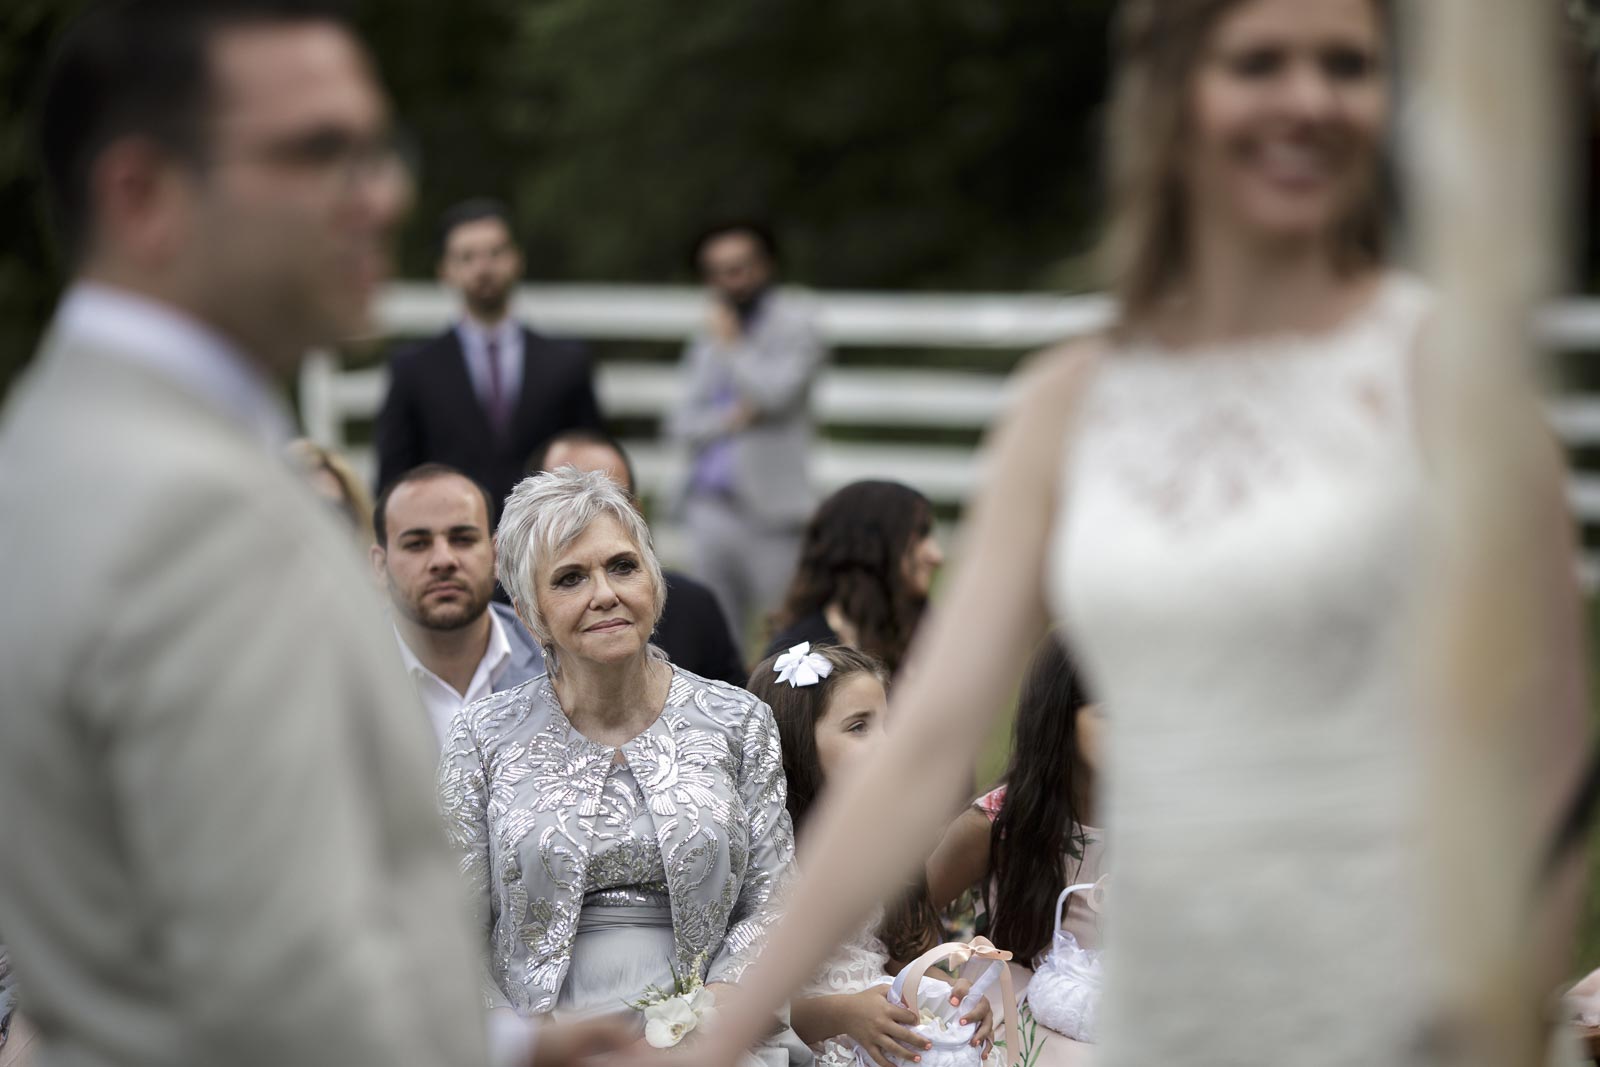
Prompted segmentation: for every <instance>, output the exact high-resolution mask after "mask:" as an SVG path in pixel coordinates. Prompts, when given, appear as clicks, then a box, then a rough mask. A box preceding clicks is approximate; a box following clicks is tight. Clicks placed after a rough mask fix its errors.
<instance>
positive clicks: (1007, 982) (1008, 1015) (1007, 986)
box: [895, 937, 1019, 1067]
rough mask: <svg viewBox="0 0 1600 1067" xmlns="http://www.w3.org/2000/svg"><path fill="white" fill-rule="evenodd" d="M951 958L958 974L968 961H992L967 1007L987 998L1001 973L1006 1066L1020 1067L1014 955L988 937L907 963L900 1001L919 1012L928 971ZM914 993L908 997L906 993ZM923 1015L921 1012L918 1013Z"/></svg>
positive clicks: (936, 950)
mask: <svg viewBox="0 0 1600 1067" xmlns="http://www.w3.org/2000/svg"><path fill="white" fill-rule="evenodd" d="M945 959H948V960H949V961H950V962H951V964H952V965H953V966H952V969H951V971H950V973H951V974H952V975H954V974H955V973H956V971H957V970H959V969H960V968H961V966H962V965H963V964H965V963H966V962H967V961H968V960H971V959H985V960H990V961H992V962H991V966H990V968H989V970H988V971H987V972H986V973H985V974H983V975H982V976H980V977H979V978H978V980H977V981H976V982H974V983H973V984H972V990H971V991H970V992H969V993H968V994H967V1000H964V1001H962V1007H963V1008H965V1007H966V1004H967V1001H970V1000H971V999H972V998H973V997H977V996H984V995H986V992H985V991H986V990H987V989H988V988H989V985H990V983H991V982H992V981H993V980H994V976H995V973H996V972H997V971H998V973H999V978H1000V1003H1001V1006H1002V1007H1003V1008H1004V1009H1005V1018H1004V1019H1003V1020H1001V1023H1002V1025H1004V1026H1005V1030H1006V1045H1005V1048H1006V1065H1007V1067H1016V1063H1017V1045H1018V1043H1019V1042H1018V1040H1017V1033H1018V1026H1017V997H1016V993H1015V991H1014V990H1013V988H1012V984H1011V968H1009V967H1007V966H1006V964H1007V963H1008V962H1009V961H1010V959H1011V953H1010V952H1008V951H1007V950H1005V949H1001V948H996V947H995V945H994V942H993V941H990V940H989V939H988V938H987V937H975V938H973V939H972V940H971V941H948V942H946V943H944V944H942V945H936V946H934V947H933V948H930V949H929V950H928V951H926V952H924V953H923V954H922V955H920V956H918V957H917V958H916V959H914V960H912V961H911V962H910V963H908V964H906V967H905V970H903V971H901V972H900V977H899V978H898V979H896V980H895V988H896V989H897V990H898V991H899V993H900V1002H901V1003H902V1004H904V1005H905V1006H906V1007H907V1008H909V1009H910V1010H912V1011H914V1012H916V1011H918V1008H917V1000H918V999H919V998H918V997H917V991H918V990H919V989H920V988H921V987H922V979H923V976H924V975H926V974H927V972H928V968H929V967H931V966H933V965H934V964H935V963H938V962H939V961H940V960H945ZM908 989H909V990H910V991H911V992H910V994H909V995H907V993H906V990H908ZM918 1014H919V1015H920V1014H921V1013H920V1012H918Z"/></svg>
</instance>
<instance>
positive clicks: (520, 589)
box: [494, 467, 667, 674]
mask: <svg viewBox="0 0 1600 1067" xmlns="http://www.w3.org/2000/svg"><path fill="white" fill-rule="evenodd" d="M602 515H610V516H611V517H612V518H614V519H616V520H617V522H618V523H619V524H620V525H621V526H622V529H623V531H624V532H625V533H627V535H628V537H629V539H630V540H632V541H633V543H634V547H636V548H637V549H638V550H639V558H640V561H641V562H642V563H643V565H644V569H645V572H646V573H648V574H649V575H650V584H651V585H652V586H653V587H654V589H655V617H654V618H653V619H651V620H650V628H651V630H652V631H654V630H655V624H656V623H658V622H660V621H661V610H662V609H663V608H664V607H666V603H667V583H666V580H665V579H664V578H663V577H662V576H661V563H660V561H659V560H657V559H656V552H655V548H654V546H653V545H652V544H651V541H650V527H649V526H647V525H645V521H644V518H643V516H641V515H640V514H639V512H638V510H637V509H635V508H634V506H633V500H632V498H631V497H629V496H628V494H627V492H626V491H625V490H624V489H623V488H622V487H621V486H619V485H617V483H616V482H614V481H612V480H611V479H610V478H608V477H606V475H605V474H604V473H602V472H600V471H587V472H586V471H580V470H578V469H577V468H576V467H557V468H556V469H555V470H553V471H546V472H545V473H544V474H536V475H534V476H532V477H531V478H524V479H523V480H522V481H521V482H519V483H517V487H516V488H515V489H513V490H511V495H510V496H508V497H506V504H505V510H504V511H503V512H502V514H501V516H500V526H499V528H498V529H497V530H496V531H495V535H494V548H495V577H497V578H499V579H500V584H501V585H502V586H503V587H504V588H505V590H506V592H507V593H508V594H509V595H510V597H511V603H512V605H513V606H514V607H515V608H516V609H517V613H518V614H519V615H521V616H522V618H523V620H524V621H525V622H526V623H527V624H528V628H529V629H530V630H532V631H533V638H534V640H535V641H538V642H539V645H540V647H541V648H543V649H544V652H545V663H546V666H547V667H548V669H549V670H550V673H551V674H554V673H556V670H557V664H556V649H555V646H554V645H553V644H552V642H551V637H550V627H549V624H548V623H546V622H545V618H544V615H543V613H542V612H540V610H539V597H538V589H537V587H536V583H537V582H538V576H539V572H540V571H541V570H542V569H543V568H544V567H545V566H546V565H547V564H548V562H549V560H550V558H551V557H552V556H555V555H557V554H558V553H560V552H561V551H562V550H564V549H565V548H566V547H567V546H568V545H570V544H572V542H574V541H576V540H577V539H578V538H579V537H581V536H582V535H583V532H584V531H585V530H587V529H588V528H589V526H590V524H592V523H593V522H594V521H595V520H596V519H598V518H599V517H600V516H602ZM654 651H655V650H654V649H652V652H654Z"/></svg>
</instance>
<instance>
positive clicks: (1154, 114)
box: [1100, 0, 1389, 323]
mask: <svg viewBox="0 0 1600 1067" xmlns="http://www.w3.org/2000/svg"><path fill="white" fill-rule="evenodd" d="M1245 2H1247V0H1122V3H1121V5H1120V8H1119V10H1118V12H1117V22H1116V28H1115V51H1116V75H1115V79H1114V81H1113V84H1112V95H1111V107H1110V114H1109V120H1108V122H1107V127H1106V132H1107V139H1106V161H1107V175H1106V180H1107V186H1108V199H1109V206H1110V215H1109V222H1108V225H1107V229H1106V233H1105V236H1104V240H1103V243H1102V246H1101V250H1100V252H1101V267H1102V270H1103V271H1104V273H1105V276H1106V280H1107V282H1108V284H1109V286H1110V288H1111V291H1112V293H1113V294H1114V295H1115V296H1116V297H1117V300H1118V303H1119V305H1120V307H1121V321H1122V322H1123V323H1128V322H1130V321H1134V320H1137V319H1139V318H1140V317H1142V316H1143V315H1144V314H1146V313H1147V312H1149V311H1150V309H1151V308H1152V307H1153V306H1154V305H1155V304H1156V303H1158V302H1159V301H1160V300H1161V299H1162V298H1163V297H1165V296H1167V295H1168V294H1169V293H1170V292H1171V291H1172V289H1173V287H1174V286H1175V285H1176V284H1177V283H1178V282H1179V281H1181V279H1182V277H1183V274H1184V271H1185V270H1186V269H1187V267H1188V256H1189V248H1188V235H1189V220H1188V210H1187V206H1186V201H1185V193H1184V188H1183V182H1182V165H1183V154H1184V151H1185V149H1186V147H1187V145H1186V141H1187V138H1188V132H1187V127H1188V115H1189V101H1190V95H1191V89H1192V85H1193V82H1194V74H1195V70H1196V68H1197V67H1198V66H1199V61H1200V57H1201V55H1202V53H1203V52H1204V50H1205V48H1206V44H1207V40H1208V38H1209V37H1210V35H1211V32H1212V30H1213V29H1214V28H1215V26H1216V24H1217V22H1218V20H1219V19H1221V18H1222V16H1223V15H1225V14H1226V13H1227V12H1228V11H1230V10H1231V9H1233V8H1235V7H1238V6H1239V5H1240V4H1242V3H1245ZM1372 2H1373V5H1374V6H1375V7H1376V8H1377V9H1378V12H1379V15H1380V16H1381V17H1384V19H1385V22H1387V14H1388V7H1389V0H1372ZM1372 178H1373V180H1372V183H1371V187H1370V189H1369V190H1368V191H1367V193H1366V195H1364V196H1362V197H1361V198H1359V200H1358V202H1357V203H1356V204H1355V205H1354V207H1353V208H1352V210H1351V212H1350V214H1349V216H1348V217H1346V218H1345V219H1343V220H1341V222H1340V224H1339V228H1338V235H1337V240H1336V244H1335V255H1337V256H1338V258H1339V263H1340V266H1341V268H1342V269H1347V270H1357V269H1361V268H1363V267H1367V266H1370V265H1372V264H1374V263H1377V262H1380V261H1381V260H1382V258H1383V255H1384V206H1383V196H1382V192H1381V188H1380V182H1379V180H1378V175H1377V174H1374V175H1373V176H1372Z"/></svg>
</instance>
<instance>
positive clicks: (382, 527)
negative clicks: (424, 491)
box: [372, 463, 496, 549]
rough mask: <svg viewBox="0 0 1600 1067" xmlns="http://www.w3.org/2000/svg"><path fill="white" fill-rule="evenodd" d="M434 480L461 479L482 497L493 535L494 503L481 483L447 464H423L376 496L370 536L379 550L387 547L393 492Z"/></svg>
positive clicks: (403, 475)
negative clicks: (416, 483)
mask: <svg viewBox="0 0 1600 1067" xmlns="http://www.w3.org/2000/svg"><path fill="white" fill-rule="evenodd" d="M435 478H463V479H465V480H466V481H467V482H469V483H471V485H472V487H473V488H474V489H476V490H477V491H478V494H479V495H480V496H482V497H483V514H484V518H485V520H486V521H487V522H488V523H489V532H490V533H491V534H492V533H494V518H495V510H496V507H495V502H494V497H493V496H490V495H489V490H487V489H485V488H484V486H483V483H482V482H480V481H478V480H477V479H476V478H474V477H472V475H470V474H467V473H466V472H465V471H460V470H457V469H456V468H454V467H452V466H450V465H449V464H448V463H424V464H422V466H420V467H412V468H411V469H410V470H408V471H406V472H405V473H404V474H402V475H401V476H400V477H398V478H396V479H395V480H394V481H392V482H390V483H389V484H388V485H386V486H384V487H383V492H381V493H379V494H378V502H377V503H376V504H374V505H373V506H372V535H373V537H375V538H377V541H378V547H379V548H385V549H386V548H388V547H389V498H390V497H391V496H393V495H394V491H395V490H396V489H398V488H400V487H401V486H402V485H411V484H412V483H414V482H431V481H433V480H434V479H435Z"/></svg>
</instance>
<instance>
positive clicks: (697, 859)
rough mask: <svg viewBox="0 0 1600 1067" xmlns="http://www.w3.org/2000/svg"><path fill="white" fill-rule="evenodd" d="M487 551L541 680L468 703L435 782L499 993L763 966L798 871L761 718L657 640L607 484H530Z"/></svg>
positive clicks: (593, 987)
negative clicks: (474, 897) (777, 909)
mask: <svg viewBox="0 0 1600 1067" xmlns="http://www.w3.org/2000/svg"><path fill="white" fill-rule="evenodd" d="M495 542H496V550H497V556H498V563H497V566H498V570H499V578H500V582H501V584H502V585H503V586H504V587H505V588H506V590H507V591H508V592H509V593H510V595H511V601H512V605H513V606H514V607H515V608H516V611H517V614H518V615H519V616H520V617H521V618H522V620H523V622H525V623H526V624H527V626H528V629H529V630H530V631H532V633H533V635H534V637H535V638H536V639H537V640H538V642H539V643H540V644H541V645H542V646H543V647H544V654H545V663H546V665H547V669H548V673H547V674H545V675H541V676H539V677H536V678H534V679H532V680H531V681H529V682H526V683H524V684H523V685H521V686H518V687H516V688H514V689H509V690H507V691H505V692H503V693H497V694H495V695H494V696H491V697H488V698H486V699H484V700H481V701H478V702H477V703H475V704H473V705H471V706H469V707H467V708H465V709H463V710H462V712H461V713H460V714H459V715H458V716H457V717H456V720H455V722H454V724H453V725H452V727H451V731H450V737H449V739H448V741H447V743H446V746H445V753H444V756H443V761H442V763H441V766H440V792H441V799H442V803H443V807H444V812H445V816H446V820H447V823H448V825H449V829H450V835H451V837H452V839H453V840H454V842H455V843H456V845H457V846H458V847H460V848H461V849H462V850H463V852H464V859H463V867H464V869H465V871H466V873H467V875H468V877H469V880H470V881H471V882H472V883H473V886H474V890H475V893H476V894H478V896H479V899H480V900H481V902H482V920H483V923H484V930H485V937H486V938H487V944H488V956H489V972H490V977H491V978H492V980H493V987H494V988H493V989H492V991H491V997H492V999H493V1000H494V1002H495V1003H497V1004H500V1005H509V1007H511V1008H512V1009H514V1010H515V1011H516V1012H517V1013H518V1014H520V1015H522V1016H524V1017H532V1016H536V1015H541V1014H545V1013H555V1014H556V1015H557V1016H558V1017H562V1018H570V1017H581V1016H583V1015H587V1014H593V1013H601V1012H609V1011H616V1010H618V1009H620V1008H621V1007H622V1006H623V1005H624V1004H628V1003H632V1002H634V1001H636V1000H638V999H639V998H640V997H641V996H642V995H643V994H644V993H646V991H647V990H649V989H650V988H652V987H666V988H668V989H670V988H671V986H672V984H673V981H674V978H675V977H678V978H682V979H688V978H691V977H692V978H695V979H699V980H702V981H704V982H705V983H706V985H707V986H708V987H710V988H711V989H712V990H713V992H714V991H715V989H716V987H717V986H718V985H720V984H726V983H731V982H733V981H735V980H737V979H738V977H739V975H740V973H741V972H742V971H743V970H744V968H745V967H746V965H747V964H749V963H750V961H751V960H752V959H753V958H754V956H755V954H756V952H757V950H758V948H759V946H760V944H761V943H762V941H763V940H764V938H765V935H766V931H767V928H768V926H769V925H770V924H771V923H772V922H773V921H774V919H775V915H774V906H775V903H776V901H775V895H776V894H775V891H776V889H777V886H778V883H779V881H780V879H781V878H782V877H783V876H784V875H785V874H786V873H787V871H788V869H789V867H790V866H791V864H792V863H793V858H794V836H793V830H792V827H791V826H790V822H789V816H788V814H787V812H786V810H785V806H784V780H783V761H782V757H781V755H780V752H779V748H778V734H777V728H776V725H775V723H774V721H773V717H772V711H771V709H770V708H768V707H767V705H765V704H763V703H761V702H760V701H759V700H757V699H756V698H755V697H753V696H751V695H750V694H749V693H747V692H745V691H744V690H742V689H736V688H734V687H733V686H730V685H727V684H725V683H722V682H716V681H709V680H707V679H704V678H701V677H699V676H698V675H694V674H690V673H689V672H687V671H683V670H680V669H678V668H676V667H674V666H673V665H672V664H671V663H669V662H667V660H666V658H665V656H664V655H662V654H661V653H660V651H659V650H657V649H655V648H653V647H652V646H651V645H650V643H649V639H650V634H651V632H652V631H653V630H654V628H655V624H656V620H657V619H658V618H660V615H661V608H662V604H663V598H664V591H665V584H664V582H663V581H662V577H661V568H660V565H659V564H658V563H657V562H656V557H655V553H654V551H653V549H652V548H651V543H650V533H649V530H648V528H647V527H646V526H645V524H644V521H643V520H642V519H641V518H640V517H639V514H638V512H637V511H635V509H634V508H633V506H632V504H631V502H630V501H629V499H628V497H627V496H626V495H625V494H624V493H623V491H622V490H620V489H619V488H618V487H617V486H616V485H615V484H614V483H613V482H612V481H611V480H610V479H608V478H607V477H606V476H605V475H604V474H601V473H598V472H595V473H580V472H578V471H577V470H575V469H573V468H571V467H563V468H559V469H557V470H555V471H552V472H549V473H546V474H541V475H538V476H535V477H532V478H528V479H526V480H525V481H523V482H522V483H521V484H520V485H518V486H517V487H516V489H515V490H513V491H512V493H511V496H510V497H509V498H508V499H507V501H506V506H505V511H504V515H503V516H502V517H501V520H500V527H499V531H498V533H497V534H496V535H495ZM791 1049H793V1050H796V1051H797V1052H798V1053H799V1055H798V1056H797V1057H796V1058H801V1057H803V1050H804V1046H803V1045H800V1044H799V1042H798V1040H797V1039H796V1040H794V1041H793V1042H789V1041H785V1042H783V1043H782V1044H781V1045H771V1046H766V1047H763V1048H762V1049H760V1050H758V1053H759V1056H760V1059H761V1061H762V1062H763V1063H770V1064H783V1063H786V1062H789V1060H790V1058H791V1056H790V1051H791Z"/></svg>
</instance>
